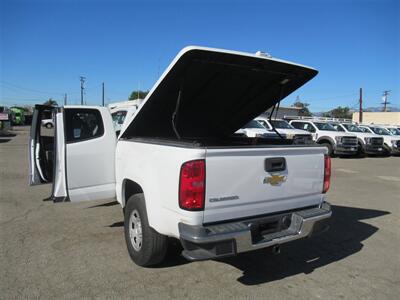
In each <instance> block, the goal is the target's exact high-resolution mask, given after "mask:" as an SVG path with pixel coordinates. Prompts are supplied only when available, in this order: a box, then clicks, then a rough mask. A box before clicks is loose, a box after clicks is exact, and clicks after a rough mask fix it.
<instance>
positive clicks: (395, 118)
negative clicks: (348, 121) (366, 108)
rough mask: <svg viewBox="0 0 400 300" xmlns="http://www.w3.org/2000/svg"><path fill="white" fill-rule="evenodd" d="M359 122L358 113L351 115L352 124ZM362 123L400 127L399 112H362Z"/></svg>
mask: <svg viewBox="0 0 400 300" xmlns="http://www.w3.org/2000/svg"><path fill="white" fill-rule="evenodd" d="M358 121H359V113H358V112H354V113H353V122H358ZM363 123H367V124H372V123H373V124H388V125H389V124H390V125H400V112H363Z"/></svg>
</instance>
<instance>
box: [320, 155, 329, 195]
mask: <svg viewBox="0 0 400 300" xmlns="http://www.w3.org/2000/svg"><path fill="white" fill-rule="evenodd" d="M330 185H331V157H330V156H329V155H325V167H324V188H323V189H322V193H326V192H327V191H328V190H329V187H330Z"/></svg>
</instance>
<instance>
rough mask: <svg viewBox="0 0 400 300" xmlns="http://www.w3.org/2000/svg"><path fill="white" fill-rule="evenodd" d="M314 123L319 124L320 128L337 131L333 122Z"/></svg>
mask: <svg viewBox="0 0 400 300" xmlns="http://www.w3.org/2000/svg"><path fill="white" fill-rule="evenodd" d="M314 125H315V126H317V128H318V129H319V130H326V131H337V130H336V129H335V128H334V127H332V125H331V124H328V123H319V122H314Z"/></svg>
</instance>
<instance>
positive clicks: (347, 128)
mask: <svg viewBox="0 0 400 300" xmlns="http://www.w3.org/2000/svg"><path fill="white" fill-rule="evenodd" d="M330 124H331V125H332V126H333V127H334V128H335V129H336V130H337V131H340V132H348V133H352V134H354V135H355V136H356V137H357V138H358V151H359V155H360V156H364V155H365V154H373V155H376V154H378V155H379V154H382V153H384V150H385V149H384V147H383V138H382V137H378V136H376V135H375V134H372V133H366V132H363V131H362V130H361V129H360V128H358V126H357V125H355V124H353V123H339V122H330Z"/></svg>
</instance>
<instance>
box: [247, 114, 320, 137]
mask: <svg viewBox="0 0 400 300" xmlns="http://www.w3.org/2000/svg"><path fill="white" fill-rule="evenodd" d="M255 120H256V121H258V122H259V123H261V124H262V125H263V126H264V127H265V128H266V129H268V130H271V131H272V130H273V128H275V130H276V131H277V132H278V133H279V134H281V135H284V136H285V137H286V138H287V139H293V140H294V143H296V144H310V143H312V142H313V139H312V135H311V134H310V133H309V132H307V131H305V130H301V129H296V128H294V127H293V126H292V125H290V124H289V122H287V121H286V120H282V119H271V120H270V119H269V118H267V117H263V116H259V117H257V118H256V119H255Z"/></svg>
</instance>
